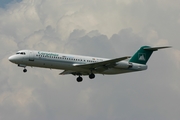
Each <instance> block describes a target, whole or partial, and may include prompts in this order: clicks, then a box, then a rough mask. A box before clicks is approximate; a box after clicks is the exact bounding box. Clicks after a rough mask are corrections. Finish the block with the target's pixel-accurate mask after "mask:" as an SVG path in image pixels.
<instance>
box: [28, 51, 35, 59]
mask: <svg viewBox="0 0 180 120" xmlns="http://www.w3.org/2000/svg"><path fill="white" fill-rule="evenodd" d="M29 61H34V53H33V51H30V52H29Z"/></svg>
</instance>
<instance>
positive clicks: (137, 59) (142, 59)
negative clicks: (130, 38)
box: [129, 46, 170, 64]
mask: <svg viewBox="0 0 180 120" xmlns="http://www.w3.org/2000/svg"><path fill="white" fill-rule="evenodd" d="M163 48H170V46H165V47H150V46H142V47H141V48H140V49H139V50H138V51H137V52H136V53H135V54H134V55H133V56H132V58H131V59H130V60H129V62H133V63H139V64H146V63H147V61H148V60H149V58H150V57H151V55H152V53H153V52H154V51H157V50H158V49H163Z"/></svg>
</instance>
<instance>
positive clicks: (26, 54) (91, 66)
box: [8, 46, 171, 82]
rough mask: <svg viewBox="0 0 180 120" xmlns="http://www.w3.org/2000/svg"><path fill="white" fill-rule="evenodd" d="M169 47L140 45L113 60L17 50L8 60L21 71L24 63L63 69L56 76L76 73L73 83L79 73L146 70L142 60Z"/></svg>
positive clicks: (93, 74)
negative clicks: (126, 54) (134, 50)
mask: <svg viewBox="0 0 180 120" xmlns="http://www.w3.org/2000/svg"><path fill="white" fill-rule="evenodd" d="M170 47H171V46H163V47H150V46H142V47H140V49H139V50H138V51H137V52H136V53H135V54H134V55H133V56H132V57H131V56H125V57H120V58H115V59H107V58H99V57H90V56H81V55H72V54H62V53H54V52H45V51H35V50H20V51H18V52H17V53H16V54H15V55H12V56H10V57H9V58H8V59H9V61H10V62H12V63H15V64H17V65H18V66H19V67H23V68H24V69H23V72H24V73H25V72H27V69H26V67H27V66H31V67H41V68H50V69H60V70H64V71H63V72H61V73H60V75H66V74H72V75H74V76H78V77H77V82H82V81H83V78H82V77H81V76H83V75H88V76H89V78H90V79H93V78H95V74H103V75H113V74H122V73H129V72H137V71H143V70H146V69H147V67H148V66H147V65H146V63H147V61H148V60H149V58H150V56H151V54H152V53H153V52H154V51H157V50H159V49H164V48H170Z"/></svg>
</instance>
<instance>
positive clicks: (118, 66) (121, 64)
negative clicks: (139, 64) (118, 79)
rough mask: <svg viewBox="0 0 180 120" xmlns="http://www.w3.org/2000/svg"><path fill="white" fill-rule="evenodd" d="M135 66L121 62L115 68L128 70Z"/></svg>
mask: <svg viewBox="0 0 180 120" xmlns="http://www.w3.org/2000/svg"><path fill="white" fill-rule="evenodd" d="M132 66H133V65H132V64H131V63H128V62H119V63H118V64H117V65H116V66H115V68H121V69H127V68H131V67H132Z"/></svg>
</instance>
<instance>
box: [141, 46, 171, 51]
mask: <svg viewBox="0 0 180 120" xmlns="http://www.w3.org/2000/svg"><path fill="white" fill-rule="evenodd" d="M164 48H171V46H164V47H146V48H144V50H152V51H157V50H158V49H164Z"/></svg>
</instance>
